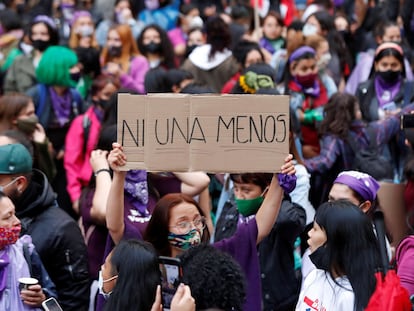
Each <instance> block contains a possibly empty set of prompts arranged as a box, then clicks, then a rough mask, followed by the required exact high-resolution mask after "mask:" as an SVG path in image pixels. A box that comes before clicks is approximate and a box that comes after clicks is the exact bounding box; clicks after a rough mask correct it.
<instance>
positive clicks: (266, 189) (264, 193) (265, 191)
mask: <svg viewBox="0 0 414 311" xmlns="http://www.w3.org/2000/svg"><path fill="white" fill-rule="evenodd" d="M268 191H269V186H267V187H266V188H265V189H264V190H263V192H262V194H261V195H260V196H261V197H265V196H266V194H267V192H268Z"/></svg>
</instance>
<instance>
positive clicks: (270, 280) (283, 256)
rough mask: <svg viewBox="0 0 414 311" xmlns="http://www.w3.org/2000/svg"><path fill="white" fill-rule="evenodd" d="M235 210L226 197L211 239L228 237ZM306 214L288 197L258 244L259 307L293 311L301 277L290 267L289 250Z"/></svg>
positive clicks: (235, 219)
mask: <svg viewBox="0 0 414 311" xmlns="http://www.w3.org/2000/svg"><path fill="white" fill-rule="evenodd" d="M238 219H239V212H238V211H237V207H236V204H235V203H234V202H233V201H232V200H229V201H228V202H226V204H225V205H224V208H223V212H222V213H221V215H220V218H219V220H218V222H217V225H216V231H215V236H214V239H215V241H219V240H222V239H224V238H227V237H230V236H232V235H233V234H234V232H235V231H236V229H237V223H238ZM305 222H306V213H305V210H304V209H303V208H302V207H301V206H300V205H298V204H295V203H292V202H291V201H290V199H289V198H288V197H286V198H285V199H284V200H283V201H282V206H281V208H280V211H279V215H278V217H277V220H276V222H275V224H274V225H273V228H272V231H271V232H270V234H269V235H268V236H267V237H266V238H264V239H263V241H262V242H260V244H259V245H258V253H259V261H260V271H261V279H262V297H263V310H264V311H271V310H278V311H283V310H294V307H295V305H296V302H297V300H298V298H299V292H300V284H301V283H300V281H301V277H300V276H299V275H297V274H296V271H295V270H294V258H293V250H294V243H295V240H296V238H297V237H298V236H299V234H300V233H302V231H303V229H304V228H305Z"/></svg>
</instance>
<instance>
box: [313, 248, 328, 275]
mask: <svg viewBox="0 0 414 311" xmlns="http://www.w3.org/2000/svg"><path fill="white" fill-rule="evenodd" d="M309 258H310V260H311V261H312V262H313V264H314V265H315V266H316V268H318V269H321V270H325V271H329V262H328V258H327V256H326V248H325V246H320V247H318V248H317V249H316V250H315V251H314V252H313V253H312V254H310V255H309Z"/></svg>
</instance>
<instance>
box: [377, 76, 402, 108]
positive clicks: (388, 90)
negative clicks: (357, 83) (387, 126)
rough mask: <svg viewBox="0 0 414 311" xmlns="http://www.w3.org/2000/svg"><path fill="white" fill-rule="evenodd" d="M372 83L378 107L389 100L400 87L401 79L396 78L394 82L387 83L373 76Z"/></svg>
mask: <svg viewBox="0 0 414 311" xmlns="http://www.w3.org/2000/svg"><path fill="white" fill-rule="evenodd" d="M374 83H375V93H376V96H377V100H378V107H380V108H381V107H383V106H384V105H385V104H387V103H389V102H391V101H392V100H393V99H394V97H395V95H397V93H398V91H399V90H400V87H401V79H398V81H397V82H395V83H394V84H389V83H386V82H385V81H383V80H382V79H381V78H380V77H375V79H374Z"/></svg>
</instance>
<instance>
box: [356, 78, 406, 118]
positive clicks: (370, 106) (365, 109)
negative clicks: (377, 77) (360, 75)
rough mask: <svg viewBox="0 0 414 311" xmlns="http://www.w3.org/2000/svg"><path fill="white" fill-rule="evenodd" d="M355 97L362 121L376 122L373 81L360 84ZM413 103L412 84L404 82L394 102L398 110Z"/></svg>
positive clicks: (375, 98)
mask: <svg viewBox="0 0 414 311" xmlns="http://www.w3.org/2000/svg"><path fill="white" fill-rule="evenodd" d="M355 96H356V97H358V101H359V106H360V108H361V113H362V119H363V120H365V121H368V122H371V121H376V120H378V100H377V97H376V94H375V83H374V79H369V80H367V81H365V82H362V83H360V84H359V85H358V88H357V91H356V94H355ZM404 96H406V100H404ZM404 101H406V102H404ZM413 101H414V83H413V82H412V81H404V83H403V84H402V87H401V89H400V90H399V92H398V93H397V95H395V98H394V102H395V104H396V105H397V107H398V108H402V107H403V106H406V105H407V104H410V103H412V102H413Z"/></svg>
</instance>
